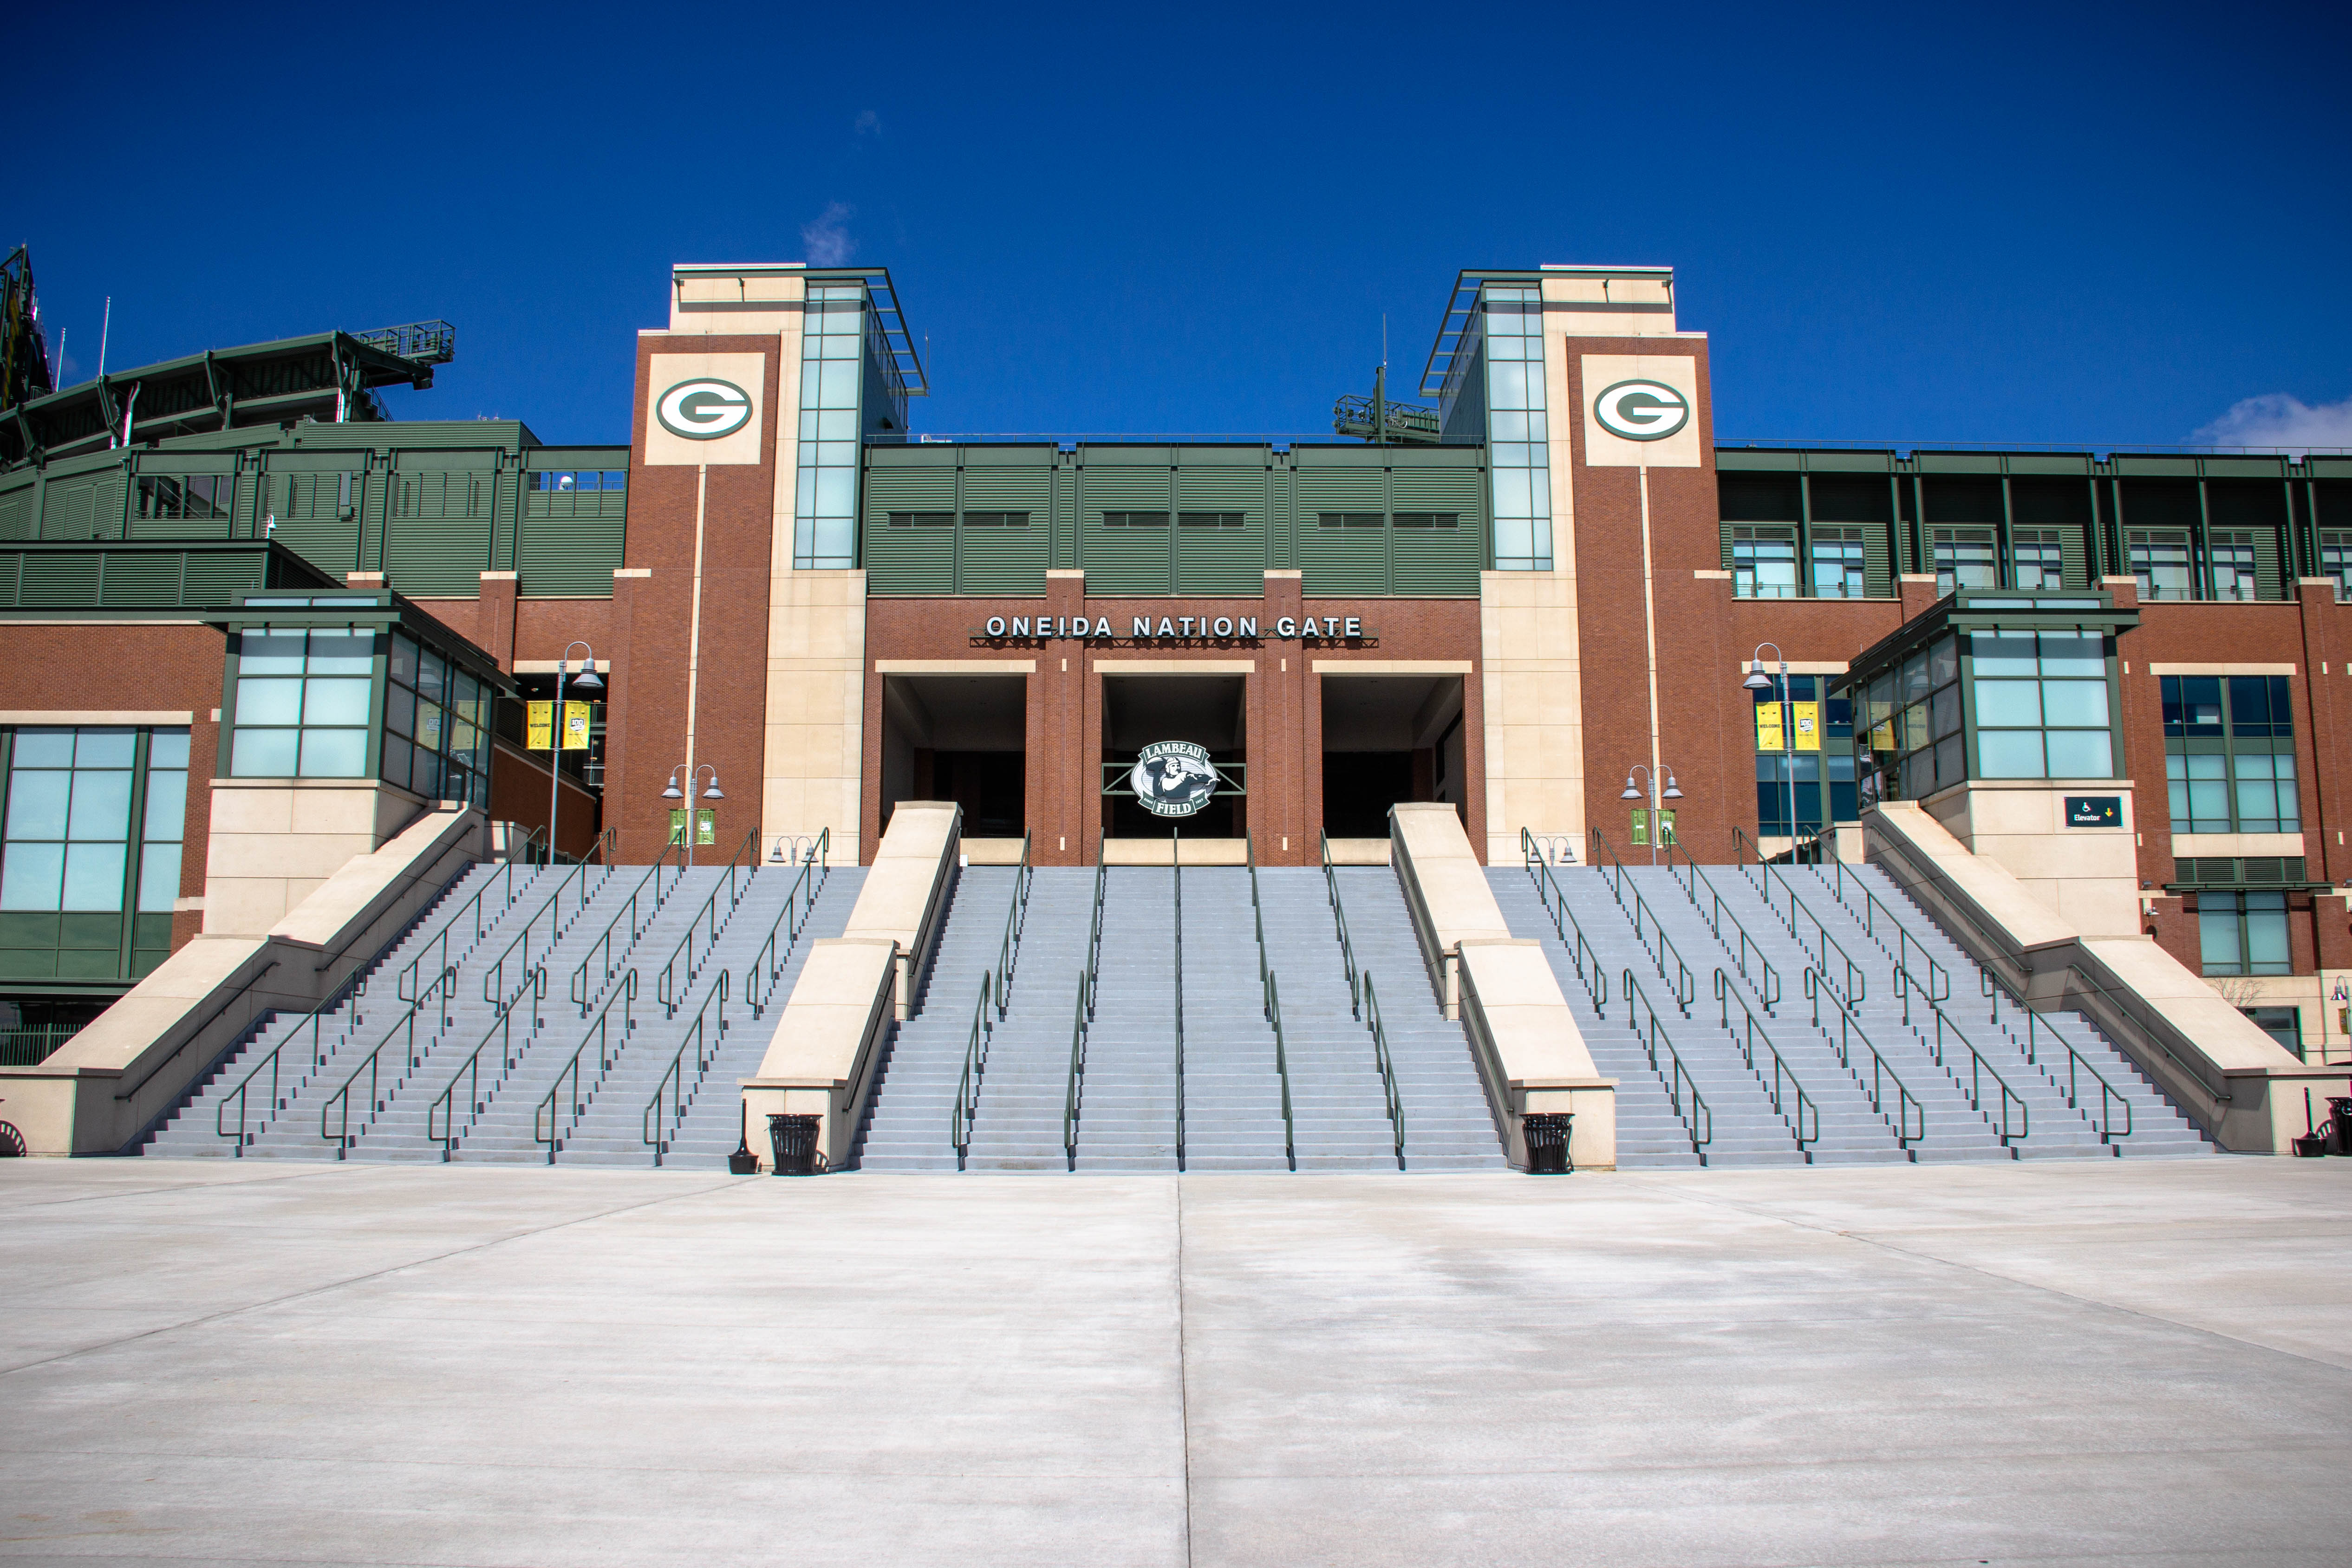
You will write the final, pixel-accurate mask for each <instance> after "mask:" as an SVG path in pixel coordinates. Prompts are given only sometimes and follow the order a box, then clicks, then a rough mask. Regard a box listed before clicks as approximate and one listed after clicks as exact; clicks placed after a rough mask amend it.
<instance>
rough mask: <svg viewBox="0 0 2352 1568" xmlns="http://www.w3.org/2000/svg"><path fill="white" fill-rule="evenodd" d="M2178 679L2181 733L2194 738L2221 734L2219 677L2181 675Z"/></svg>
mask: <svg viewBox="0 0 2352 1568" xmlns="http://www.w3.org/2000/svg"><path fill="white" fill-rule="evenodd" d="M2179 679H2180V723H2181V732H2182V733H2183V734H2185V735H2194V736H2218V735H2220V734H2221V676H2219V675H2183V676H2181V677H2179Z"/></svg>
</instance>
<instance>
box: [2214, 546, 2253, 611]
mask: <svg viewBox="0 0 2352 1568" xmlns="http://www.w3.org/2000/svg"><path fill="white" fill-rule="evenodd" d="M2212 541H2213V542H2212V549H2211V552H2210V553H2211V556H2212V560H2213V597H2214V598H2216V599H2239V600H2246V599H2252V598H2253V597H2254V536H2253V535H2252V534H2249V533H2237V532H2229V533H2221V532H2216V533H2215V534H2214V535H2213V536H2212Z"/></svg>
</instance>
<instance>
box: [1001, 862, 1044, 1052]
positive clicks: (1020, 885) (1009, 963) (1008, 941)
mask: <svg viewBox="0 0 2352 1568" xmlns="http://www.w3.org/2000/svg"><path fill="white" fill-rule="evenodd" d="M1036 874H1037V870H1036V867H1034V866H1033V865H1031V864H1030V863H1029V835H1028V834H1027V833H1024V834H1022V835H1021V863H1020V864H1019V865H1018V866H1017V867H1015V868H1014V870H1013V901H1012V904H1011V906H1010V907H1009V908H1007V909H1006V910H1005V912H1004V935H1003V936H1002V937H1000V938H998V940H997V944H996V1017H997V1019H998V1021H999V1022H1002V1021H1003V1018H1004V1009H1005V1003H1006V998H1008V997H1009V996H1010V995H1011V993H1012V990H1013V967H1014V966H1015V965H1017V964H1019V963H1020V961H1021V933H1022V932H1023V931H1024V929H1026V928H1027V926H1028V925H1029V884H1030V883H1031V882H1032V881H1034V879H1035V877H1036Z"/></svg>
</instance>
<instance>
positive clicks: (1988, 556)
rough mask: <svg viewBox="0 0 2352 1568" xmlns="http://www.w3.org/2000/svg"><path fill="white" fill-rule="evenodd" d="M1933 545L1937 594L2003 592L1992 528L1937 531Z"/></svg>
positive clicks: (1940, 529) (1932, 541) (1941, 529)
mask: <svg viewBox="0 0 2352 1568" xmlns="http://www.w3.org/2000/svg"><path fill="white" fill-rule="evenodd" d="M1931 543H1932V544H1933V545H1934V548H1935V556H1936V591H1937V593H1949V592H1951V591H1952V590H1954V589H1956V588H1999V587H2000V572H1999V570H1997V569H1996V568H1995V566H1994V563H1993V549H1992V530H1991V529H1990V528H1937V529H1936V530H1935V531H1934V538H1933V539H1932V540H1931Z"/></svg>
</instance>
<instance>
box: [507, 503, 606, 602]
mask: <svg viewBox="0 0 2352 1568" xmlns="http://www.w3.org/2000/svg"><path fill="white" fill-rule="evenodd" d="M627 543H628V528H627V524H626V523H625V521H624V520H623V519H621V518H619V517H525V518H524V519H523V521H522V526H521V531H520V535H519V537H518V538H516V540H515V547H514V563H515V564H514V570H515V571H516V572H517V573H518V574H519V575H520V582H519V583H518V584H517V587H518V590H519V597H520V598H523V599H609V598H611V597H612V595H613V573H614V572H615V571H617V570H620V568H621V566H622V565H623V564H624V560H625V556H624V552H625V549H626V547H627Z"/></svg>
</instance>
